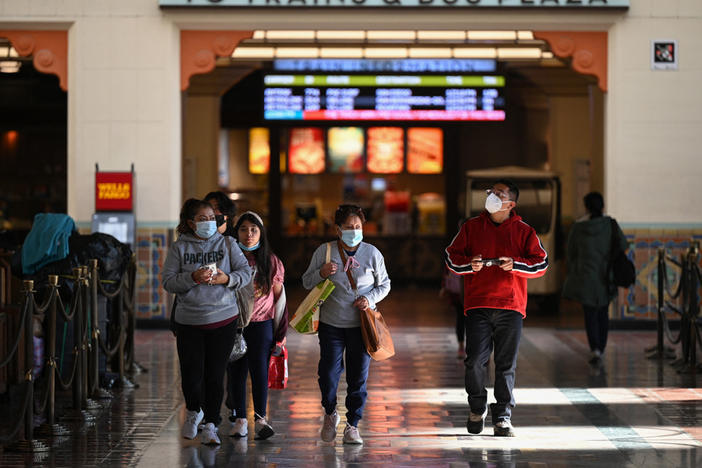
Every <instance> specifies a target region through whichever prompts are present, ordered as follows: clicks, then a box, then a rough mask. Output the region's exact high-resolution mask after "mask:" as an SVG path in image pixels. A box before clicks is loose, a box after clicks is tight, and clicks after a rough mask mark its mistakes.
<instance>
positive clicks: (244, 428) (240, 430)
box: [229, 418, 249, 437]
mask: <svg viewBox="0 0 702 468" xmlns="http://www.w3.org/2000/svg"><path fill="white" fill-rule="evenodd" d="M229 435H230V436H232V437H246V436H247V435H249V423H248V421H246V419H245V418H236V419H235V420H234V424H232V428H231V429H230V430H229Z"/></svg>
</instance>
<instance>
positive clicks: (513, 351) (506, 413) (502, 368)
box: [465, 309, 522, 424]
mask: <svg viewBox="0 0 702 468" xmlns="http://www.w3.org/2000/svg"><path fill="white" fill-rule="evenodd" d="M521 335H522V315H521V314H520V313H519V312H515V311H513V310H505V309H471V310H469V311H468V312H467V315H466V355H467V357H466V360H465V365H466V392H467V393H468V404H469V405H470V411H471V412H472V413H476V414H482V413H483V412H484V411H485V409H486V407H487V389H486V388H485V381H486V380H487V366H488V361H489V360H490V354H491V353H492V351H493V347H494V350H495V358H494V360H495V400H496V401H497V403H493V404H492V405H490V410H491V414H492V423H493V424H496V423H497V422H498V421H501V420H509V419H510V418H511V417H512V407H514V404H515V403H514V397H513V396H512V390H514V374H515V370H516V369H517V353H518V351H519V340H520V338H521Z"/></svg>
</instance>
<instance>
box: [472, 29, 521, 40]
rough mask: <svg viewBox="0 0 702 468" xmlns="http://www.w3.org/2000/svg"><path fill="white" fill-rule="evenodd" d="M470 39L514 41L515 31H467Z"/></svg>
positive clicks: (515, 37)
mask: <svg viewBox="0 0 702 468" xmlns="http://www.w3.org/2000/svg"><path fill="white" fill-rule="evenodd" d="M468 39H469V40H471V41H516V40H517V32H516V31H468Z"/></svg>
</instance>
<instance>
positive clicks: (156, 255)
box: [136, 227, 173, 320]
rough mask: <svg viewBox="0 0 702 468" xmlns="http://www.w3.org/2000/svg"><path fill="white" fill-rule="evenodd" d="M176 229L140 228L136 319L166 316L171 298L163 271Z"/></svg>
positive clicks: (137, 249)
mask: <svg viewBox="0 0 702 468" xmlns="http://www.w3.org/2000/svg"><path fill="white" fill-rule="evenodd" d="M172 239H173V229H168V228H141V227H140V228H137V239H136V243H137V248H136V251H137V252H136V255H137V276H136V283H137V296H136V300H137V312H136V314H137V319H158V320H166V319H168V318H169V317H170V311H169V305H170V298H169V297H168V293H166V291H164V289H163V288H162V287H161V271H162V269H163V262H164V261H165V260H166V254H167V253H168V248H169V247H170V245H171V241H172Z"/></svg>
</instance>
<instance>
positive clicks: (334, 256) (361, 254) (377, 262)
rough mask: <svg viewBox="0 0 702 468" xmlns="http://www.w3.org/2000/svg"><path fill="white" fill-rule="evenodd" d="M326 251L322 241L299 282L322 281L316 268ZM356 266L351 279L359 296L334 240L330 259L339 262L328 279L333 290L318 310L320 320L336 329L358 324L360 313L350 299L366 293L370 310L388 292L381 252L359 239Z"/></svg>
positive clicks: (388, 283) (386, 273) (308, 286)
mask: <svg viewBox="0 0 702 468" xmlns="http://www.w3.org/2000/svg"><path fill="white" fill-rule="evenodd" d="M326 254H327V244H326V243H325V244H322V245H321V246H319V247H318V248H317V250H315V252H314V254H313V255H312V260H311V261H310V266H309V267H308V268H307V271H306V272H305V273H304V274H303V275H302V285H303V286H304V287H305V288H306V289H312V288H313V287H314V286H315V285H316V284H317V283H319V282H320V281H322V280H323V278H322V277H321V276H320V275H319V270H320V269H321V268H322V265H324V260H325V257H326ZM354 258H355V259H356V262H358V264H359V266H358V267H357V268H352V269H351V274H352V275H353V279H354V280H355V281H356V286H357V287H358V295H356V293H355V292H354V291H353V289H352V288H351V283H349V278H348V276H347V275H346V273H345V272H344V264H343V263H342V262H341V257H340V256H339V249H338V247H337V243H336V242H332V243H331V262H332V263H336V264H337V265H338V267H339V268H338V269H337V270H336V273H334V274H333V275H331V276H330V277H329V279H330V280H331V281H332V282H333V283H334V286H335V288H334V291H332V293H331V295H330V296H329V298H328V299H327V300H326V301H324V303H323V304H322V307H321V308H320V311H319V321H320V322H323V323H326V324H327V325H332V326H334V327H338V328H353V327H360V326H361V316H360V314H359V311H358V309H356V308H355V307H353V305H352V304H353V301H355V300H356V298H357V297H359V296H365V298H366V299H368V304H369V305H370V307H371V308H372V309H375V306H376V304H377V303H378V302H380V301H381V300H383V298H385V296H387V295H388V293H389V292H390V278H388V272H387V270H386V269H385V259H384V258H383V255H382V254H381V253H380V251H379V250H378V249H377V248H375V247H374V246H372V245H370V244H366V243H365V242H361V244H360V245H359V246H358V249H357V250H356V254H355V255H354Z"/></svg>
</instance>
